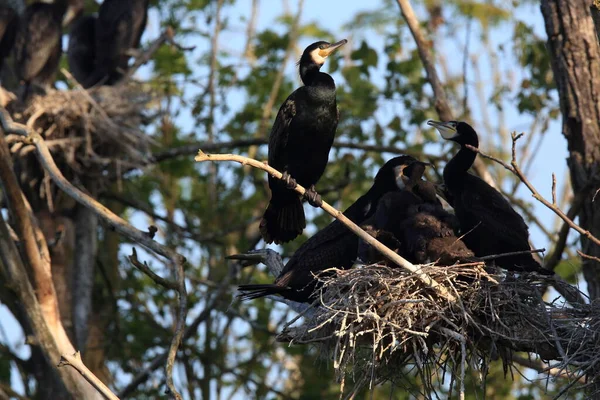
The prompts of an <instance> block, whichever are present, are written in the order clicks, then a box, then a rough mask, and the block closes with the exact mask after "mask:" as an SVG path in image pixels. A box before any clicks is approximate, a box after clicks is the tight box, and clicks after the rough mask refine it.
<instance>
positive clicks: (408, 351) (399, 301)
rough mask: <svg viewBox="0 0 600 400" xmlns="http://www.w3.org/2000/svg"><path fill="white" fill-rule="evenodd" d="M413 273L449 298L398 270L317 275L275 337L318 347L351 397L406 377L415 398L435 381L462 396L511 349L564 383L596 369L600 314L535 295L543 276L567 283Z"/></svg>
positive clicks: (460, 271)
mask: <svg viewBox="0 0 600 400" xmlns="http://www.w3.org/2000/svg"><path fill="white" fill-rule="evenodd" d="M422 272H424V273H426V274H428V275H429V276H430V277H431V278H432V279H434V280H435V281H436V282H438V283H439V284H442V285H444V286H445V287H446V288H447V289H448V290H449V291H450V292H451V293H452V294H453V295H454V296H455V297H456V299H457V300H456V301H454V302H451V301H448V300H446V299H444V298H441V297H440V296H439V295H438V294H437V293H438V292H436V291H435V290H433V289H431V288H429V287H426V286H425V285H424V284H423V283H422V282H421V281H420V280H419V279H417V278H416V277H415V276H414V275H413V274H411V273H408V272H405V271H404V270H402V269H397V268H389V267H385V266H380V265H374V266H365V267H362V268H356V269H351V270H328V271H326V273H323V274H321V275H320V276H319V279H320V280H321V281H322V283H323V287H322V289H321V290H320V292H319V298H318V299H317V301H316V302H315V305H314V308H312V309H311V312H310V313H307V314H306V315H305V319H304V322H303V323H302V324H301V325H300V326H294V327H290V326H289V325H290V324H291V323H293V322H294V321H292V322H291V323H290V324H288V326H286V328H285V329H284V331H283V332H282V333H281V334H280V335H279V337H278V339H279V340H280V341H289V342H292V343H298V344H305V343H311V344H317V345H320V347H321V349H320V350H321V354H324V355H326V356H327V357H328V358H329V359H330V360H332V361H333V367H334V369H335V371H336V375H337V378H338V379H339V381H340V382H341V383H342V391H343V388H344V384H345V383H346V379H347V378H348V377H351V378H352V380H353V381H354V383H353V386H354V390H352V392H353V393H354V392H355V391H356V390H358V389H360V388H362V387H364V386H365V385H374V384H379V383H383V382H386V381H392V382H394V383H395V384H397V385H402V384H403V382H406V383H407V381H406V377H407V376H410V375H411V373H416V374H418V376H419V378H420V380H421V382H422V384H423V386H424V392H423V393H428V392H429V393H430V394H431V393H435V392H436V388H437V389H439V388H440V387H441V386H436V382H437V385H442V381H444V384H445V385H448V382H450V390H451V391H452V390H453V389H454V390H456V391H459V392H462V393H464V380H465V374H466V373H471V372H479V373H481V376H484V377H485V375H486V369H487V366H488V365H489V362H490V361H492V360H497V359H502V360H503V362H504V366H505V371H506V368H510V367H512V361H511V355H512V354H513V352H515V351H524V352H529V353H535V354H537V355H538V356H539V358H540V359H543V360H558V361H556V362H554V364H553V365H552V366H553V367H554V370H553V371H554V372H555V374H556V371H557V370H558V371H559V375H560V374H562V375H564V376H565V377H566V378H568V379H567V380H565V381H564V383H565V384H566V385H567V387H570V386H569V385H571V384H574V383H576V382H577V381H580V378H581V377H582V376H583V374H585V373H586V372H587V373H588V375H587V377H588V379H589V377H590V375H589V372H590V371H594V370H597V369H598V367H600V356H598V354H600V341H598V339H597V335H598V334H599V333H598V332H600V331H598V330H595V329H596V328H598V329H600V313H598V311H594V310H593V308H592V307H591V306H589V305H577V306H576V307H573V306H567V305H565V304H564V303H561V304H554V303H548V302H546V301H544V300H543V299H542V293H544V292H545V287H546V286H547V284H548V282H546V281H547V280H548V279H552V280H553V282H552V284H553V285H554V286H556V285H568V284H566V283H564V282H555V281H554V278H546V277H540V276H538V275H535V274H531V275H529V274H523V275H520V276H518V277H515V276H513V275H508V276H500V275H493V274H490V273H488V272H486V270H485V269H484V268H483V265H465V266H459V265H457V266H452V267H439V266H433V265H426V266H423V267H422ZM569 290H574V289H573V288H572V287H569ZM446 374H447V375H446ZM441 376H442V378H441V379H440V377H441ZM407 386H408V383H407ZM446 388H447V386H446Z"/></svg>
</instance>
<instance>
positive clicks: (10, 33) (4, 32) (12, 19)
mask: <svg viewBox="0 0 600 400" xmlns="http://www.w3.org/2000/svg"><path fill="white" fill-rule="evenodd" d="M24 8H25V6H24V5H23V1H22V0H2V1H0V72H1V71H2V67H3V65H4V61H5V60H6V59H7V58H8V57H9V56H10V52H11V50H12V48H13V45H14V44H15V37H16V35H17V30H18V28H19V16H20V14H22V12H23V10H24Z"/></svg>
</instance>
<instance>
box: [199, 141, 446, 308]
mask: <svg viewBox="0 0 600 400" xmlns="http://www.w3.org/2000/svg"><path fill="white" fill-rule="evenodd" d="M195 160H196V161H197V162H205V161H211V162H216V161H234V162H238V163H240V164H242V165H250V166H252V167H254V168H258V169H261V170H263V171H265V172H267V173H269V174H270V175H271V176H273V177H275V178H277V179H282V174H281V172H279V171H277V170H276V169H275V168H273V167H270V166H268V165H267V164H266V163H263V162H260V161H258V160H253V159H251V158H248V157H244V156H239V155H235V154H206V153H204V152H203V151H202V150H199V151H198V155H197V156H196V158H195ZM294 190H295V191H296V192H297V193H298V194H300V195H304V193H305V192H306V189H304V188H303V187H302V186H300V185H297V186H296V188H295V189H294ZM321 208H322V209H323V210H324V211H325V212H327V213H328V214H329V215H331V216H332V217H334V218H336V219H338V220H339V221H340V222H341V223H343V224H344V225H346V227H348V229H350V230H351V231H352V232H354V233H355V234H356V235H357V236H358V237H360V238H361V239H363V240H364V241H365V242H367V243H368V244H370V245H371V246H373V247H374V248H375V249H377V250H378V251H379V252H380V253H381V254H383V255H385V256H386V257H387V258H389V259H390V260H392V261H393V262H394V263H396V264H397V265H398V266H400V267H402V268H404V269H406V270H407V271H410V272H411V273H413V274H415V276H416V277H417V278H418V279H419V280H420V281H421V282H423V283H424V284H425V285H427V286H429V287H430V288H432V289H435V290H436V292H437V293H438V294H439V295H440V296H441V297H443V298H445V299H447V300H448V301H452V302H454V301H455V300H456V298H455V297H454V296H453V295H452V294H451V293H449V292H448V291H447V290H446V288H444V287H443V286H442V285H440V284H438V283H437V282H435V281H434V280H433V279H431V278H430V277H429V276H428V275H427V274H424V273H423V272H421V270H420V268H419V267H418V266H415V265H414V264H412V263H410V262H408V261H407V260H406V259H404V258H403V257H401V256H400V255H398V254H397V253H395V252H393V251H392V250H390V249H389V248H387V247H386V246H384V245H383V244H381V243H380V242H379V241H378V240H377V239H375V238H374V237H373V236H371V235H369V234H368V233H366V232H365V231H364V230H362V229H361V228H360V227H359V226H358V225H356V224H355V223H354V222H352V221H351V220H350V219H349V218H348V217H346V216H345V215H344V214H343V213H342V212H341V211H338V210H336V209H335V208H333V207H332V206H330V205H329V204H327V203H326V202H323V205H322V206H321Z"/></svg>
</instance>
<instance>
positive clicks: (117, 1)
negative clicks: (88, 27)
mask: <svg viewBox="0 0 600 400" xmlns="http://www.w3.org/2000/svg"><path fill="white" fill-rule="evenodd" d="M147 18H148V0H127V1H124V0H104V2H103V3H102V5H101V6H100V10H99V11H98V20H97V22H96V32H95V34H96V59H95V68H94V72H93V74H91V75H90V76H89V77H88V79H87V80H86V81H85V84H84V85H83V86H85V87H91V86H94V85H96V84H98V83H100V84H106V85H112V84H114V83H116V82H117V81H118V80H119V79H121V77H122V76H123V73H124V72H125V71H126V70H127V67H128V64H129V58H130V57H131V55H130V51H131V50H133V49H137V48H138V47H139V45H140V39H141V38H142V34H143V33H144V29H145V28H146V20H147Z"/></svg>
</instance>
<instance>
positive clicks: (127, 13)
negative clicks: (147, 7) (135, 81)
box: [96, 0, 133, 70]
mask: <svg viewBox="0 0 600 400" xmlns="http://www.w3.org/2000/svg"><path fill="white" fill-rule="evenodd" d="M131 14H132V9H131V5H130V4H129V1H121V0H116V1H115V0H105V1H104V3H102V6H101V8H100V12H99V13H98V22H97V25H96V26H97V27H98V29H97V30H96V51H97V55H96V57H97V59H98V63H99V64H102V63H107V62H108V63H110V65H109V66H107V69H109V70H110V69H112V68H115V67H116V66H117V64H118V62H119V60H120V56H121V55H122V54H123V53H124V52H126V51H127V50H129V48H130V47H131V45H132V41H133V38H132V29H133V27H132V21H131V19H132V15H131ZM99 67H102V65H100V66H99Z"/></svg>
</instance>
